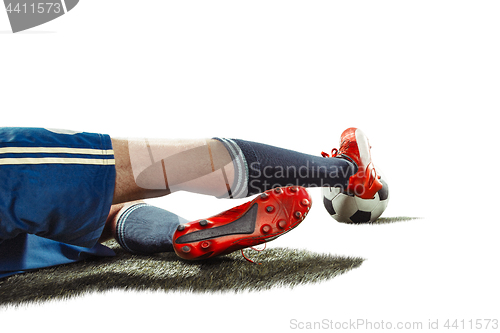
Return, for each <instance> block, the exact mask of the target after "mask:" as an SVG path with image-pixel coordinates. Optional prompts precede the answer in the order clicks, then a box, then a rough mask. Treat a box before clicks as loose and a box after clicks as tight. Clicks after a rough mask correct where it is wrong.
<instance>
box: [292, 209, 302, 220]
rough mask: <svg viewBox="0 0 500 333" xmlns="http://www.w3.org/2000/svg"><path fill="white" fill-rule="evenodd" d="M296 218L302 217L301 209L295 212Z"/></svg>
mask: <svg viewBox="0 0 500 333" xmlns="http://www.w3.org/2000/svg"><path fill="white" fill-rule="evenodd" d="M293 215H294V216H295V217H296V218H298V219H300V218H301V217H302V213H301V212H299V211H296V212H295V213H294V214H293Z"/></svg>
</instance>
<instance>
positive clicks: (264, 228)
mask: <svg viewBox="0 0 500 333" xmlns="http://www.w3.org/2000/svg"><path fill="white" fill-rule="evenodd" d="M261 230H262V232H263V233H265V234H268V233H270V232H271V226H270V225H268V224H264V225H263V226H262V228H261Z"/></svg>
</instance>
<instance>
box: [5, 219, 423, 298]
mask: <svg viewBox="0 0 500 333" xmlns="http://www.w3.org/2000/svg"><path fill="white" fill-rule="evenodd" d="M413 219H416V218H411V217H388V218H380V219H379V220H377V221H376V222H374V223H372V224H383V223H394V222H401V221H407V220H413ZM105 245H106V246H108V247H110V248H112V249H113V250H114V251H115V252H116V256H115V257H97V258H93V259H88V260H84V261H81V262H77V263H73V264H69V265H62V266H57V267H51V268H45V269H40V270H37V271H33V272H29V273H24V274H18V275H14V276H10V277H7V278H4V279H1V280H0V306H2V305H4V306H5V305H21V304H24V303H30V302H36V303H42V302H46V301H51V300H56V299H67V298H72V297H76V296H79V295H83V294H86V293H92V292H105V291H108V290H116V289H119V290H136V291H143V290H163V291H187V292H201V293H204V292H228V291H229V292H241V291H246V290H249V291H259V290H266V289H271V288H274V287H294V286H297V285H301V284H307V283H316V282H321V281H325V280H328V279H332V278H334V277H335V276H337V275H340V274H343V273H345V272H347V271H349V270H351V269H353V268H356V267H359V266H360V265H361V263H362V262H363V260H364V259H362V258H357V257H344V256H334V255H329V254H318V253H314V252H310V251H306V250H297V249H289V248H273V249H266V250H265V251H262V252H256V251H251V250H246V251H245V254H246V256H247V257H249V258H250V259H252V260H255V262H259V263H261V265H257V264H252V263H249V262H247V261H246V260H245V259H244V258H243V257H242V255H241V253H240V252H239V251H238V252H235V253H231V254H229V255H226V256H222V257H217V258H213V259H209V260H204V261H184V260H181V259H179V258H178V257H177V256H176V255H175V254H174V253H161V254H156V255H152V256H141V255H133V254H130V253H128V252H126V251H124V250H123V249H122V248H120V246H119V245H118V244H117V243H116V242H115V241H109V242H107V243H105Z"/></svg>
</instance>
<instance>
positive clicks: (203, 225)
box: [199, 220, 208, 227]
mask: <svg viewBox="0 0 500 333" xmlns="http://www.w3.org/2000/svg"><path fill="white" fill-rule="evenodd" d="M199 223H200V225H201V226H202V227H206V226H207V225H208V221H207V220H201V221H200V222H199Z"/></svg>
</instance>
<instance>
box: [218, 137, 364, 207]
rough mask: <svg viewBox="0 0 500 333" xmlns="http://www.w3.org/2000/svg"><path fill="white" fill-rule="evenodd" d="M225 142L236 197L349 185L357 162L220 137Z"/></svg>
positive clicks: (345, 186)
mask: <svg viewBox="0 0 500 333" xmlns="http://www.w3.org/2000/svg"><path fill="white" fill-rule="evenodd" d="M216 139H217V140H219V141H221V142H223V143H224V145H225V147H226V149H228V151H229V152H230V154H231V157H232V159H233V164H234V166H235V184H233V187H232V190H233V196H234V197H235V198H238V197H244V196H250V195H254V194H258V193H262V192H264V191H267V190H269V189H271V188H274V187H280V186H290V185H297V186H303V187H321V186H331V187H340V188H344V189H346V188H347V185H348V182H349V178H350V177H351V176H352V175H353V174H354V173H356V171H357V166H356V165H355V164H354V163H352V162H350V161H348V160H345V159H341V158H324V157H321V156H314V155H309V154H303V153H300V152H296V151H293V150H288V149H283V148H278V147H274V146H270V145H266V144H262V143H257V142H251V141H245V140H239V139H222V138H216Z"/></svg>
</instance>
